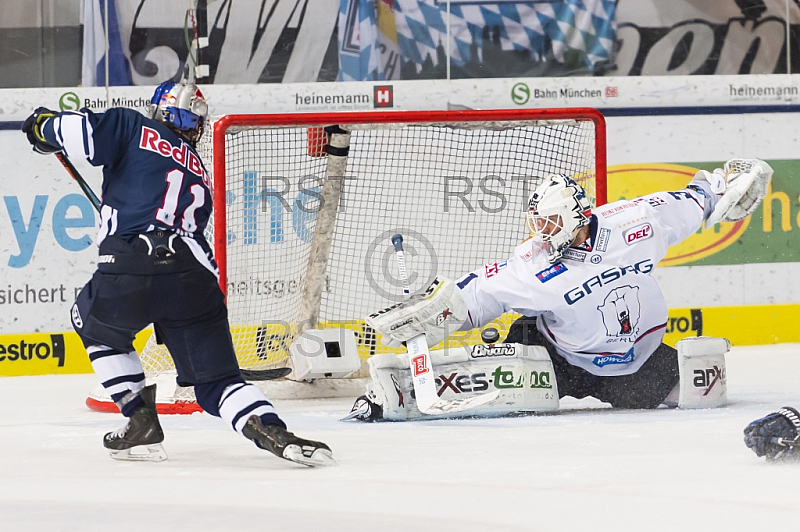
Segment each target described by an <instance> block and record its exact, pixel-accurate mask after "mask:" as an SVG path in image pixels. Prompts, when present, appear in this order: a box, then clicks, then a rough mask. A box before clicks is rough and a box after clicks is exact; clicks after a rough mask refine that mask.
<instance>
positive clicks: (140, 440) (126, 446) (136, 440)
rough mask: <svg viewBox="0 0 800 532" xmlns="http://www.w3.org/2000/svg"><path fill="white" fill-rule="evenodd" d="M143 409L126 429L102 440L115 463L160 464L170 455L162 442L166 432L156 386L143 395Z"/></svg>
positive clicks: (129, 420) (153, 385)
mask: <svg viewBox="0 0 800 532" xmlns="http://www.w3.org/2000/svg"><path fill="white" fill-rule="evenodd" d="M140 394H141V397H142V400H143V401H144V406H143V407H141V408H139V409H137V410H136V411H135V412H134V413H133V415H132V416H131V417H130V418H129V419H128V423H127V425H125V426H124V427H122V428H121V429H119V430H115V431H114V432H109V433H108V434H106V435H105V436H104V437H103V446H104V447H105V448H106V449H108V453H109V454H110V455H111V458H114V459H115V460H131V461H145V462H161V461H163V460H166V459H167V453H166V451H164V447H163V446H162V445H161V442H162V441H164V431H163V430H161V424H160V423H159V422H158V413H157V412H156V385H155V384H151V385H150V386H145V387H144V388H143V389H142V391H141V392H140Z"/></svg>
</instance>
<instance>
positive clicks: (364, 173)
mask: <svg viewBox="0 0 800 532" xmlns="http://www.w3.org/2000/svg"><path fill="white" fill-rule="evenodd" d="M331 126H333V127H331ZM326 129H327V131H326ZM208 131H210V133H211V134H209V133H206V136H205V138H204V139H203V143H202V144H201V146H200V152H201V153H200V154H201V156H202V157H203V160H204V161H205V164H206V167H207V168H208V169H209V171H210V172H211V176H212V181H213V187H214V191H213V194H214V216H213V218H212V220H211V221H210V222H209V226H208V237H209V241H210V242H212V243H213V245H214V248H215V255H216V259H217V262H218V265H219V266H220V274H221V276H220V286H221V288H222V289H223V291H224V292H225V293H226V296H227V304H228V309H229V318H230V325H231V333H232V336H233V340H234V344H235V347H236V352H237V357H238V359H239V363H240V366H241V367H242V368H246V369H249V370H255V371H258V370H263V369H270V368H279V367H285V366H291V358H290V356H289V346H290V345H291V344H292V342H293V341H295V339H296V338H297V337H298V334H299V333H300V332H301V331H302V330H304V328H307V327H313V328H317V329H323V328H345V329H351V330H352V331H354V332H355V336H356V339H357V347H358V353H359V356H360V358H361V359H362V361H366V359H367V358H368V357H370V356H371V355H374V354H377V353H386V352H400V351H398V350H392V349H389V348H386V347H384V346H383V344H382V343H381V341H380V338H376V334H375V333H374V331H372V330H371V329H369V328H368V327H367V326H366V325H365V323H364V320H363V318H364V316H365V315H367V314H369V313H370V312H373V311H375V310H378V309H380V308H383V307H386V306H388V305H390V304H392V303H394V302H396V301H399V300H400V298H401V297H402V284H401V281H400V279H399V277H398V275H397V272H396V268H395V262H394V255H393V248H392V246H391V243H390V238H391V236H392V235H394V234H396V233H400V234H402V235H403V237H404V239H405V249H406V260H407V269H408V272H409V281H410V284H411V289H412V292H413V291H419V290H422V289H424V288H425V287H427V286H428V284H429V283H430V282H431V281H432V280H433V278H434V277H435V276H436V275H444V276H448V277H451V278H456V277H459V276H461V275H463V274H465V273H467V272H469V271H472V270H475V269H477V268H483V267H484V265H489V266H486V267H491V265H492V264H493V263H495V262H499V261H503V260H505V259H506V258H508V257H509V256H510V255H511V254H512V253H513V251H514V248H515V247H516V246H517V245H518V244H519V243H520V242H521V241H522V240H524V239H525V238H527V237H528V236H529V235H528V234H527V232H526V229H525V212H526V209H527V200H528V197H529V196H530V193H531V192H532V190H533V189H534V188H535V186H536V185H537V184H538V183H539V182H541V180H542V179H543V178H544V177H546V176H547V175H549V174H551V173H567V174H569V175H571V176H573V177H574V178H575V179H576V180H577V181H579V182H580V183H581V184H582V185H583V186H584V188H585V189H586V191H587V194H588V195H589V196H590V198H591V200H592V202H593V203H594V204H602V203H604V202H605V199H606V198H605V177H606V176H605V169H606V162H605V123H604V120H603V117H602V115H601V114H600V113H599V112H598V111H596V110H593V109H527V110H516V109H515V110H467V111H425V112H423V111H418V112H416V111H415V112H408V111H394V112H360V113H321V114H310V113H302V114H253V115H227V116H224V117H220V118H218V119H216V120H214V121H213V122H212V123H211V124H210V127H209V129H208ZM511 318H513V317H508V316H507V317H505V318H501V319H500V320H498V322H497V324H496V326H497V327H498V328H500V329H501V334H502V333H503V332H504V331H503V329H506V328H507V327H508V325H510V322H511V321H512V319H511ZM478 333H479V331H473V332H471V333H464V334H457V335H455V337H453V338H451V339H450V340H448V342H450V343H452V342H461V341H467V342H475V341H477V339H478ZM153 336H154V335H153ZM432 347H433V346H432ZM142 362H143V365H144V368H145V373H146V375H147V377H148V379H150V380H154V381H158V382H159V388H164V391H163V392H162V393H160V394H159V399H158V402H159V409H160V411H163V412H190V411H193V410H196V409H197V408H198V407H197V406H196V403H195V402H194V396H193V394H192V391H191V388H188V389H183V388H177V387H176V386H175V384H174V380H175V373H174V372H175V369H174V365H173V364H172V361H171V359H170V357H169V353H168V351H167V350H166V348H165V347H164V346H160V345H157V344H156V342H155V339H154V338H153V337H152V336H151V338H150V340H148V342H147V345H146V346H145V348H144V350H143V352H142ZM366 375H367V373H366V372H365V371H364V369H363V364H362V370H361V371H359V372H357V373H356V374H355V375H353V376H352V377H351V378H350V379H318V380H317V381H315V382H314V383H308V382H294V381H292V380H291V375H290V377H289V378H288V379H284V381H285V382H283V383H281V382H269V383H267V384H268V385H269V388H268V389H267V390H266V392H267V394H268V395H270V396H271V397H273V398H277V397H276V394H280V395H281V396H282V397H293V396H303V397H309V396H314V397H324V396H326V395H331V394H341V393H345V394H352V395H353V396H354V397H355V396H356V395H359V394H360V392H354V391H353V388H352V386H348V385H347V384H349V383H350V382H354V379H353V377H355V378H358V377H364V376H366ZM323 381H335V382H323ZM343 383H347V384H343ZM96 395H97V397H94V398H93V399H92V405H93V406H92V407H93V408H96V409H106V408H107V407H108V404H109V403H108V401H109V400H108V399H107V398H106V399H104V400H103V399H102V398H100V395H101V394H96ZM104 401H105V402H104ZM111 404H112V405H113V403H111ZM104 405H105V406H104ZM111 408H113V406H112V407H111Z"/></svg>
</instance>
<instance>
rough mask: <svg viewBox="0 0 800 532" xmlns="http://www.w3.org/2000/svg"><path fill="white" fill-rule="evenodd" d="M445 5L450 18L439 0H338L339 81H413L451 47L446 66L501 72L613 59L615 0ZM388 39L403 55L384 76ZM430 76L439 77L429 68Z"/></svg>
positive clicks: (439, 62) (438, 62) (591, 64)
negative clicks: (511, 68)
mask: <svg viewBox="0 0 800 532" xmlns="http://www.w3.org/2000/svg"><path fill="white" fill-rule="evenodd" d="M449 7H450V13H449V17H448V12H447V3H446V2H444V1H441V0H375V1H368V0H341V2H340V13H339V23H340V25H339V40H340V41H339V44H340V54H339V58H340V65H339V66H340V73H339V79H340V80H376V79H397V78H402V79H412V78H414V77H415V75H414V74H415V73H423V74H424V72H422V71H424V70H425V69H428V70H430V69H432V68H433V67H436V66H442V63H443V62H445V61H446V57H447V56H446V53H447V50H448V48H449V52H450V65H451V67H457V68H462V69H471V70H472V71H477V72H480V71H481V69H482V68H484V70H490V69H494V72H495V73H499V74H503V73H504V72H502V71H501V72H497V69H498V68H502V65H503V64H508V65H512V63H515V64H516V68H517V69H518V70H519V69H524V68H528V69H529V70H535V68H536V66H537V65H539V64H543V63H553V64H562V65H565V69H566V68H572V69H573V70H574V69H576V68H582V69H585V70H586V71H587V72H591V71H593V70H594V68H595V66H596V65H597V64H598V63H599V62H602V61H610V60H611V59H612V54H613V50H614V43H615V34H616V28H617V25H616V1H615V0H563V1H556V2H546V3H541V2H518V1H501V2H498V1H493V2H484V3H478V2H466V1H465V2H450V6H449ZM448 18H449V23H450V43H449V44H450V46H449V47H448V43H447V39H448V29H447V22H448ZM391 43H395V44H396V47H397V51H398V53H399V54H400V62H401V63H402V67H401V69H402V74H400V70H401V69H400V68H396V66H395V68H393V69H392V72H391V73H390V74H389V75H387V72H386V69H385V68H383V67H384V65H386V64H391V62H390V56H388V57H383V56H386V55H387V51H389V48H390V44H391ZM498 60H499V66H498ZM409 63H410V65H409ZM376 64H377V65H378V67H377V68H376ZM487 73H488V72H487ZM398 74H400V75H398ZM506 74H507V75H514V74H518V72H508V73H506ZM422 77H426V76H425V75H423V76H422ZM427 77H437V76H431V75H430V72H429V73H428V74H427ZM456 77H470V76H468V75H463V76H456ZM487 77H493V76H491V75H490V76H487Z"/></svg>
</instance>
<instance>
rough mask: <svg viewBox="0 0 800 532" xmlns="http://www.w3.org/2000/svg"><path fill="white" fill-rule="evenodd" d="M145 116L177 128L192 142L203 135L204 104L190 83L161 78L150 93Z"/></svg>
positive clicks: (203, 99) (198, 91)
mask: <svg viewBox="0 0 800 532" xmlns="http://www.w3.org/2000/svg"><path fill="white" fill-rule="evenodd" d="M147 116H148V117H150V118H152V119H153V120H157V121H159V122H162V123H164V124H166V125H167V126H169V127H170V128H172V129H174V130H177V131H178V133H180V134H181V135H182V136H183V137H185V138H186V139H187V140H189V141H190V142H192V144H195V143H197V141H198V140H200V137H201V136H203V130H204V128H205V125H206V119H207V118H208V105H207V104H206V99H205V98H204V97H203V93H202V92H200V89H198V88H197V85H195V84H194V83H186V82H182V83H175V82H174V81H165V82H164V83H162V84H161V85H159V86H158V88H157V89H156V92H155V93H153V97H152V98H151V99H150V105H149V106H148V108H147Z"/></svg>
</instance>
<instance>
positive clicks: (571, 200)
mask: <svg viewBox="0 0 800 532" xmlns="http://www.w3.org/2000/svg"><path fill="white" fill-rule="evenodd" d="M591 215H592V210H591V205H590V204H589V199H588V198H587V197H586V192H584V190H583V188H582V187H581V186H580V185H579V184H578V183H576V182H575V181H574V180H573V179H572V178H571V177H569V176H568V175H566V174H553V175H551V176H549V177H548V178H547V179H545V181H544V182H543V183H542V184H540V185H539V186H538V187H536V190H534V191H533V194H531V198H530V201H528V217H527V226H528V231H530V233H531V235H533V238H534V240H535V241H536V242H538V243H540V244H542V246H543V247H544V249H545V250H547V258H548V260H549V261H550V262H551V263H555V262H557V261H558V260H559V259H560V258H561V255H562V253H564V250H566V249H567V248H568V247H569V246H570V244H572V242H573V241H574V240H575V237H576V236H577V234H578V230H579V229H580V228H581V227H583V226H585V225H587V224H588V223H589V219H590V217H591Z"/></svg>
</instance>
